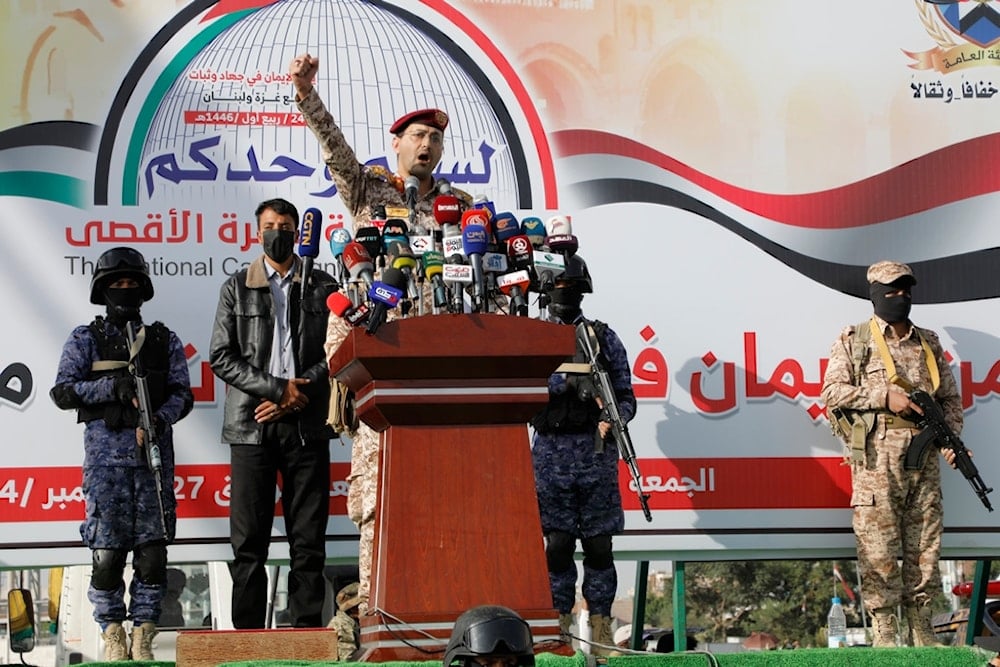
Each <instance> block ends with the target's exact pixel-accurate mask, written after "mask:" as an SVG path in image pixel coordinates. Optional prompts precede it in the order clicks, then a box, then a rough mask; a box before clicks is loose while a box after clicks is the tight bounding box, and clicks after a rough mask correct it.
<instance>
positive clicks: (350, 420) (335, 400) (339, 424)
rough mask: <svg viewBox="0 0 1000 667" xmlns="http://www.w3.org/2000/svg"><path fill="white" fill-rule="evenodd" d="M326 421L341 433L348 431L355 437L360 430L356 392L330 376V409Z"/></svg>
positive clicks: (348, 433) (338, 433) (335, 430)
mask: <svg viewBox="0 0 1000 667" xmlns="http://www.w3.org/2000/svg"><path fill="white" fill-rule="evenodd" d="M326 423H327V424H329V425H330V427H331V428H333V431H334V432H335V433H336V434H337V435H340V434H341V433H347V435H349V436H350V437H352V438H353V437H354V436H355V435H356V434H357V432H358V426H359V424H358V415H357V413H356V412H355V411H354V392H353V391H351V390H350V389H348V388H347V386H346V385H345V384H344V383H342V382H340V381H339V380H337V379H336V378H330V409H329V412H328V414H327V418H326Z"/></svg>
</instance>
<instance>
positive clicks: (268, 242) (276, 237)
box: [262, 229, 295, 264]
mask: <svg viewBox="0 0 1000 667" xmlns="http://www.w3.org/2000/svg"><path fill="white" fill-rule="evenodd" d="M262 236H263V245H264V254H265V255H267V256H268V257H270V258H271V259H273V260H274V261H275V262H277V263H278V264H282V263H284V261H285V260H286V259H288V258H289V257H290V256H291V255H292V248H293V247H294V246H295V232H294V231H291V230H289V229H268V230H265V231H264V233H263V235H262Z"/></svg>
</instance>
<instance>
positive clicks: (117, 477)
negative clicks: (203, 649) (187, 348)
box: [54, 318, 194, 627]
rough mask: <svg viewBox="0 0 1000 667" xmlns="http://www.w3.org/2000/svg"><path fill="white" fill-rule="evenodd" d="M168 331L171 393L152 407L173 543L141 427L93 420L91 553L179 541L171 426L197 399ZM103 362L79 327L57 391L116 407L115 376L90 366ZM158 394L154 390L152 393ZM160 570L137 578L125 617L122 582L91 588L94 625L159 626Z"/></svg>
mask: <svg viewBox="0 0 1000 667" xmlns="http://www.w3.org/2000/svg"><path fill="white" fill-rule="evenodd" d="M94 325H95V326H103V327H104V331H105V333H106V335H107V336H108V337H109V339H112V340H114V339H116V338H118V339H121V341H122V342H121V344H122V345H124V334H123V333H122V332H121V331H120V330H119V329H118V328H117V327H116V326H115V325H113V324H111V323H109V322H107V321H106V320H104V319H103V318H101V319H98V320H97V321H96V322H95V324H94ZM158 326H162V325H158ZM147 331H148V329H147ZM167 333H168V337H167V356H168V359H167V360H166V363H165V364H163V363H160V364H157V366H160V367H163V366H166V367H167V368H168V370H167V374H166V379H165V381H164V386H165V396H164V400H163V403H162V404H161V405H159V407H156V406H155V404H154V412H155V415H154V417H155V420H156V423H157V424H158V425H160V426H161V432H160V433H159V434H158V435H159V444H160V456H161V459H162V464H163V470H162V479H163V494H162V500H163V509H164V514H165V516H166V524H167V539H166V540H164V536H163V527H162V525H161V524H160V510H159V504H158V503H157V499H156V484H155V481H154V479H153V473H152V472H151V471H150V470H149V469H148V468H147V467H146V460H145V457H144V456H139V455H137V454H138V453H139V452H141V450H139V449H138V445H137V443H136V430H135V427H134V426H133V425H128V424H120V425H119V426H118V428H112V427H110V426H109V425H108V424H107V423H106V422H105V420H104V419H94V420H93V421H88V422H87V423H86V426H85V427H84V434H83V450H84V459H83V494H84V500H85V504H86V518H85V519H84V522H83V523H82V524H81V526H80V534H81V536H82V537H83V541H84V543H85V544H86V545H87V546H88V547H89V548H90V549H92V550H93V549H100V550H114V551H120V552H128V551H135V555H136V557H138V554H139V553H140V551H141V550H142V549H143V548H144V547H147V546H150V545H163V544H164V543H165V542H166V543H169V542H172V541H173V539H174V531H175V529H176V524H177V501H176V499H175V498H174V494H173V485H172V483H171V482H172V480H173V478H174V445H173V428H172V424H175V423H177V422H178V421H179V420H180V419H181V418H183V417H184V416H185V415H187V414H188V412H189V411H190V410H191V407H192V405H193V402H194V399H193V396H192V394H191V381H190V378H189V375H188V367H187V358H186V356H185V354H184V346H183V344H182V343H181V341H180V339H179V338H177V336H176V334H174V333H173V332H171V331H168V332H167ZM148 342H149V341H148V339H147V343H148ZM98 360H100V354H99V349H98V345H97V341H96V340H95V338H94V334H93V332H92V331H91V328H90V326H80V327H77V328H75V329H74V330H73V332H72V333H71V334H70V336H69V339H68V340H67V341H66V344H65V345H64V346H63V349H62V356H61V358H60V359H59V369H58V371H57V374H56V383H55V388H54V391H57V390H61V391H63V392H66V391H69V392H72V394H74V395H75V396H76V397H77V400H78V402H79V405H80V407H86V406H90V407H93V406H101V405H108V404H115V403H117V402H118V399H117V398H116V395H115V378H114V376H112V375H108V374H104V375H95V374H94V373H93V372H92V371H91V366H92V364H93V363H94V362H95V361H98ZM150 366H151V365H148V367H150ZM150 376H151V377H152V373H150ZM153 391H155V389H153V388H152V387H151V394H152V392H153ZM159 548H162V547H159ZM162 565H163V570H162V571H161V572H148V573H143V575H144V576H136V577H133V578H132V584H131V586H130V588H129V603H128V613H127V614H126V608H125V600H124V596H125V587H124V583H122V584H121V585H120V586H119V587H118V589H117V590H100V589H97V588H95V587H94V586H93V585H91V586H90V588H89V590H88V591H87V597H88V599H89V600H90V601H91V603H92V604H93V605H94V620H96V621H97V622H98V623H100V624H101V625H102V627H103V626H104V625H106V624H107V623H111V622H118V623H120V622H121V621H123V620H125V619H126V618H130V619H132V621H133V622H134V623H135V625H136V626H138V625H140V624H141V623H144V622H152V623H157V622H158V621H159V617H160V608H161V603H162V600H163V594H164V592H165V590H166V586H165V583H166V561H164V562H163V564H162ZM143 579H146V580H145V581H144V580H143Z"/></svg>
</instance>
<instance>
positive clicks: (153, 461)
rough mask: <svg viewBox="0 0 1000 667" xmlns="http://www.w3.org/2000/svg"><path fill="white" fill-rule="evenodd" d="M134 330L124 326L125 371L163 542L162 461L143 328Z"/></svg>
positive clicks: (165, 534)
mask: <svg viewBox="0 0 1000 667" xmlns="http://www.w3.org/2000/svg"><path fill="white" fill-rule="evenodd" d="M136 327H137V323H136V322H128V323H127V324H126V325H125V333H126V336H128V346H129V365H128V370H129V373H131V375H132V377H133V379H134V380H135V395H136V400H137V402H138V404H139V405H138V408H139V427H140V428H141V429H142V430H143V446H142V449H143V451H144V452H145V454H146V467H147V468H149V470H150V471H151V472H152V473H153V479H154V481H155V482H156V503H157V505H158V507H159V510H160V527H161V528H162V529H163V539H164V540H166V541H169V540H170V534H169V531H168V530H167V515H166V511H165V510H164V508H163V461H162V459H161V458H160V439H159V434H158V433H157V432H156V424H155V423H153V405H152V403H151V402H150V399H149V383H148V381H147V377H146V371H145V369H144V368H143V367H142V362H141V360H140V358H139V350H140V349H141V348H142V344H143V342H144V341H145V340H146V330H145V328H144V327H143V328H140V329H138V330H136Z"/></svg>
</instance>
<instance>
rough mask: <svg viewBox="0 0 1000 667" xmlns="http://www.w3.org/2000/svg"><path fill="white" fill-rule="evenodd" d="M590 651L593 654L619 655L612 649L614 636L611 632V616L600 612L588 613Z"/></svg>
mask: <svg viewBox="0 0 1000 667" xmlns="http://www.w3.org/2000/svg"><path fill="white" fill-rule="evenodd" d="M590 641H592V642H593V643H592V644H591V645H590V652H591V654H593V655H599V656H610V655H620V654H619V653H618V651H615V650H614V646H615V637H614V634H613V633H612V632H611V617H610V616H602V615H600V614H591V615H590Z"/></svg>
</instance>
